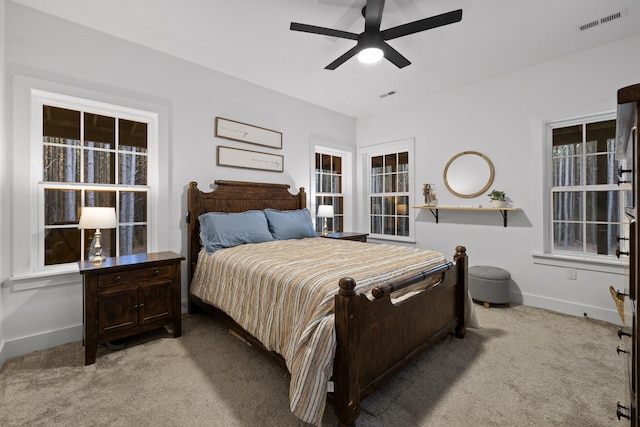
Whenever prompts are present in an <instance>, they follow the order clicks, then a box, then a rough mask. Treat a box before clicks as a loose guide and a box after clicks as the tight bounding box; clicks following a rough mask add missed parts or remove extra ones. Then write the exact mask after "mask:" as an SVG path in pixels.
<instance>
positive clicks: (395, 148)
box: [358, 137, 422, 243]
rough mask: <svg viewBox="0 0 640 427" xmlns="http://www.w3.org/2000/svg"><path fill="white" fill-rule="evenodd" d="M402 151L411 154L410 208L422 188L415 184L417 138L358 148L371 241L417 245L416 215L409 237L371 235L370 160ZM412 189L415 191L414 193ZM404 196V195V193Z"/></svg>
mask: <svg viewBox="0 0 640 427" xmlns="http://www.w3.org/2000/svg"><path fill="white" fill-rule="evenodd" d="M401 151H407V152H408V153H409V191H407V193H406V194H407V195H408V197H409V207H410V206H412V205H414V204H415V200H417V199H416V196H415V194H416V191H422V189H421V188H420V189H419V190H415V189H416V188H418V187H420V186H419V185H417V183H416V182H415V181H416V179H415V176H416V174H415V159H414V158H415V138H413V137H410V138H403V139H399V140H396V141H389V142H383V143H377V144H371V145H365V146H362V147H358V162H359V167H360V168H361V174H362V175H361V176H362V182H363V185H362V189H361V190H362V195H361V197H362V200H361V203H362V206H363V209H362V211H363V212H362V223H363V224H365V228H366V230H367V232H368V233H370V235H369V237H370V238H371V239H376V240H388V241H395V242H404V243H415V241H416V238H415V236H416V234H415V228H416V221H415V215H409V216H408V218H409V236H391V235H386V234H373V233H371V206H370V203H369V200H370V197H371V193H370V190H371V187H370V183H371V176H370V167H369V165H370V159H371V157H375V156H381V155H385V154H390V153H398V152H401ZM412 188H413V189H414V191H412ZM403 194H404V193H403Z"/></svg>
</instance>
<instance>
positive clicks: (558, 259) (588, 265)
mask: <svg viewBox="0 0 640 427" xmlns="http://www.w3.org/2000/svg"><path fill="white" fill-rule="evenodd" d="M531 256H532V257H533V263H534V264H541V265H551V266H554V267H566V268H577V269H579V270H587V271H598V272H603V273H610V274H619V275H624V274H625V265H624V263H623V262H622V261H618V260H613V259H608V258H605V257H581V256H577V255H575V254H569V253H566V254H561V253H557V252H555V253H542V252H533V253H532V254H531Z"/></svg>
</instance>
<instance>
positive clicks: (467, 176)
mask: <svg viewBox="0 0 640 427" xmlns="http://www.w3.org/2000/svg"><path fill="white" fill-rule="evenodd" d="M493 176H494V170H493V163H491V160H489V158H488V157H487V156H485V155H484V154H482V153H479V152H477V151H463V152H462V153H458V154H456V155H455V156H453V157H452V158H451V160H449V162H448V163H447V165H446V166H445V167H444V174H443V178H444V185H446V186H447V189H448V190H449V191H451V192H452V193H453V194H455V195H456V196H458V197H464V198H471V197H477V196H479V195H481V194H482V193H484V192H485V191H487V190H488V189H489V187H490V186H491V184H493Z"/></svg>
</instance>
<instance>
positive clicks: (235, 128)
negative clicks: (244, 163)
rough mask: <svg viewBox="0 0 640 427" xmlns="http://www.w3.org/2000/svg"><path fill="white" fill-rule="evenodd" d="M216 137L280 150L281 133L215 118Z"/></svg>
mask: <svg viewBox="0 0 640 427" xmlns="http://www.w3.org/2000/svg"><path fill="white" fill-rule="evenodd" d="M216 136H219V137H220V138H226V139H232V140H234V141H240V142H248V143H249V144H256V145H262V146H265V147H271V148H282V132H277V131H275V130H270V129H265V128H261V127H259V126H253V125H248V124H246V123H241V122H236V121H235V120H229V119H223V118H222V117H216Z"/></svg>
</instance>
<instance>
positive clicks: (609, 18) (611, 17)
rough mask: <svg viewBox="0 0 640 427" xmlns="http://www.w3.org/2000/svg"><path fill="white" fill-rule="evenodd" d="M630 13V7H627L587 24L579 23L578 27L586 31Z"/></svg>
mask: <svg viewBox="0 0 640 427" xmlns="http://www.w3.org/2000/svg"><path fill="white" fill-rule="evenodd" d="M628 13H629V9H628V8H627V9H624V10H621V11H618V12H615V13H612V14H611V15H607V16H604V17H602V18H600V19H595V20H593V21H591V22H587V23H586V24H582V25H578V27H577V28H576V29H577V30H578V31H586V30H589V29H591V28H595V27H598V26H600V25H603V24H606V23H607V22H611V21H615V20H617V19H620V18H623V17H625V16H627V14H628Z"/></svg>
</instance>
